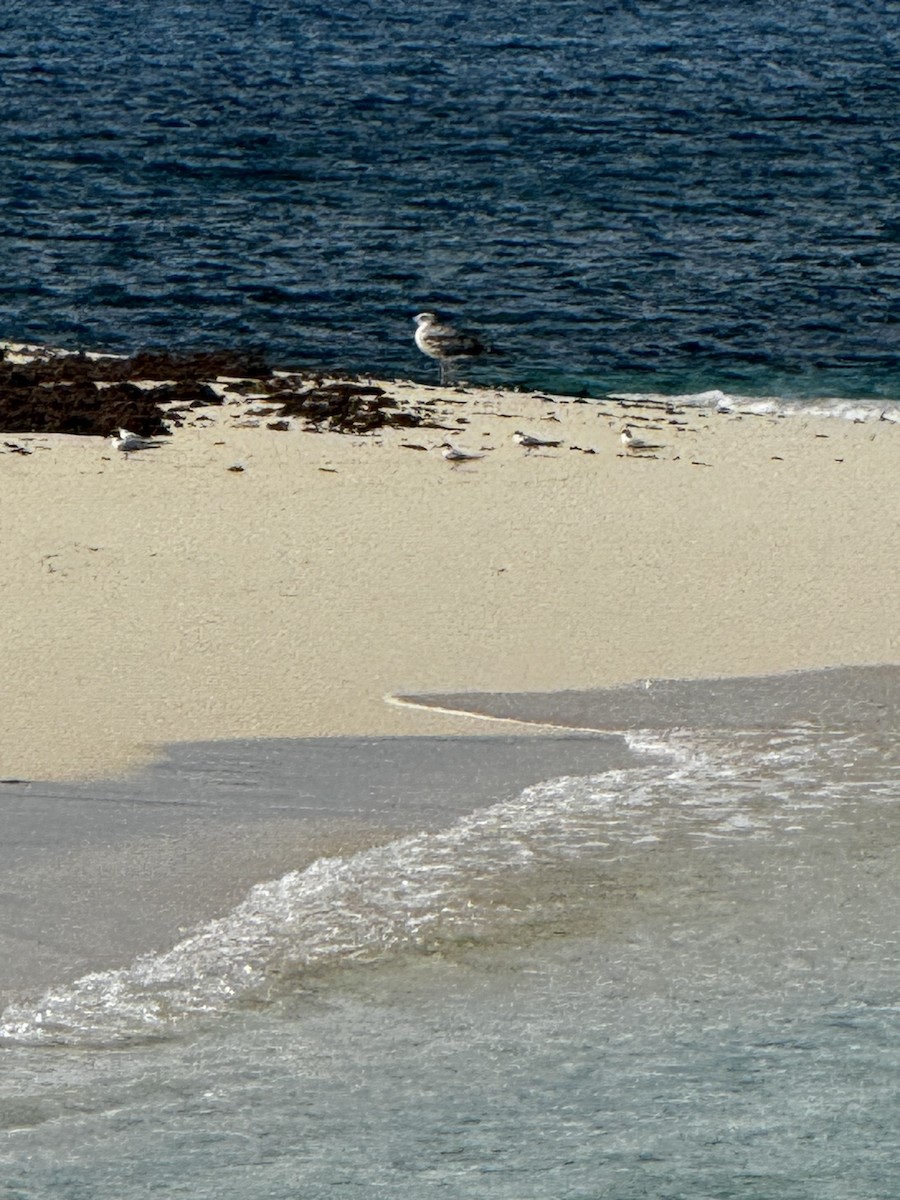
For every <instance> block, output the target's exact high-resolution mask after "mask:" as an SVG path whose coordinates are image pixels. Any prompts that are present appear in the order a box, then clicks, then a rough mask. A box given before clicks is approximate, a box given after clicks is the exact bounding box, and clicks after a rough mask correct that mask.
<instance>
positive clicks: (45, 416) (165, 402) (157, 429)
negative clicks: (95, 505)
mask: <svg viewBox="0 0 900 1200" xmlns="http://www.w3.org/2000/svg"><path fill="white" fill-rule="evenodd" d="M220 378H226V379H228V380H230V381H232V382H231V383H230V385H229V386H230V387H231V388H233V390H234V391H236V392H238V393H240V392H253V393H254V394H257V395H258V394H259V393H260V392H263V393H266V394H267V395H268V397H269V399H270V400H271V402H272V403H273V404H278V405H280V406H281V412H282V414H283V415H284V416H300V417H305V418H306V419H307V421H308V422H309V425H310V426H311V427H313V428H315V429H334V430H337V431H339V432H342V433H368V432H370V431H372V430H375V429H379V428H382V427H383V426H385V425H394V426H413V425H419V424H421V423H422V420H423V418H422V415H421V414H420V413H418V412H412V411H407V410H403V409H401V408H400V407H399V404H398V401H397V400H396V399H394V398H392V397H391V396H390V395H388V393H387V392H386V391H385V389H384V388H381V387H378V386H376V385H374V384H365V383H361V382H358V381H354V380H342V381H340V382H326V381H324V380H323V379H321V378H318V377H316V376H315V375H313V374H312V373H306V374H297V375H291V376H288V377H285V376H283V375H280V376H276V375H274V374H273V373H272V371H271V370H270V368H269V366H268V365H267V364H266V363H265V361H264V360H263V359H262V358H261V357H260V356H259V355H256V354H252V353H251V354H243V355H242V354H240V353H236V352H233V351H228V350H221V351H215V352H212V353H197V354H185V355H172V354H166V353H146V352H144V353H140V354H135V355H132V356H131V357H130V358H89V357H88V356H87V355H83V354H72V355H62V356H60V355H52V356H41V355H39V356H38V357H36V358H35V359H34V361H32V362H30V363H26V364H17V363H11V362H6V361H3V362H0V430H3V431H7V432H16V433H71V434H81V435H85V436H99V437H106V436H108V435H109V434H111V433H114V432H115V431H116V430H118V429H119V428H125V429H129V430H131V431H132V432H133V433H138V434H141V436H143V437H158V436H160V435H165V434H168V433H169V432H170V431H171V428H172V426H178V425H181V424H183V423H184V420H185V418H186V416H187V415H188V413H189V412H190V410H191V409H194V408H201V407H205V406H207V405H211V404H221V403H222V398H221V396H220V394H219V393H218V392H217V391H216V390H215V389H214V388H212V387H211V386H210V384H211V382H213V381H215V380H216V379H220ZM135 380H141V381H151V380H157V381H159V382H158V383H157V385H156V386H155V387H152V388H148V387H138V386H136V384H135V383H134V382H132V381H135ZM98 385H99V386H98Z"/></svg>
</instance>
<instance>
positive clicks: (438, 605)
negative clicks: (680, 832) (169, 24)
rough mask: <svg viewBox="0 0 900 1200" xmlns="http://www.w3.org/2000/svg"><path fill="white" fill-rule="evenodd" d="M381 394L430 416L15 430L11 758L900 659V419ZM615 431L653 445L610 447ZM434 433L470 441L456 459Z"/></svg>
mask: <svg viewBox="0 0 900 1200" xmlns="http://www.w3.org/2000/svg"><path fill="white" fill-rule="evenodd" d="M376 382H377V381H376ZM380 386H382V387H384V388H385V389H387V390H388V391H389V392H390V393H391V394H392V395H393V396H395V397H397V398H398V400H399V401H400V402H401V404H410V405H411V404H414V403H418V402H421V401H422V400H425V399H427V400H430V401H432V402H435V403H434V405H433V411H434V412H435V413H436V414H438V415H439V418H440V423H441V424H443V425H444V426H445V429H443V430H440V429H433V428H428V429H415V428H413V429H403V428H388V429H383V430H380V431H378V432H376V433H373V434H368V435H366V436H354V435H347V434H339V433H331V432H320V433H313V432H307V431H305V430H304V429H303V427H302V423H301V422H296V421H294V422H289V423H288V424H289V425H290V427H289V428H287V429H283V430H276V429H271V428H269V427H268V424H269V422H268V420H267V419H266V418H265V417H263V418H262V419H261V420H260V419H259V418H256V419H254V418H251V417H248V415H247V408H248V405H246V404H244V405H241V404H225V405H224V406H220V407H211V408H209V409H195V410H193V412H192V416H191V420H190V422H189V423H188V424H187V425H185V426H184V427H183V428H179V429H177V430H176V431H175V433H174V435H173V436H172V438H171V439H169V440H168V441H167V442H166V444H165V445H164V446H163V447H161V448H160V449H157V450H153V451H146V452H142V453H136V454H130V455H125V454H122V453H119V452H118V451H116V450H114V449H112V448H111V446H110V443H109V442H108V441H106V440H104V439H101V438H95V437H82V438H77V437H67V436H61V435H23V436H19V437H18V438H9V439H8V440H10V441H13V442H18V443H20V444H24V445H25V446H26V447H27V448H28V449H31V450H32V451H33V452H32V453H31V454H19V453H15V452H12V451H9V452H7V453H3V454H0V487H2V492H3V498H4V502H3V505H2V511H0V525H2V544H3V547H4V554H3V558H2V567H0V571H2V576H0V578H2V583H0V588H2V597H3V610H4V626H5V634H6V636H5V661H4V671H3V681H2V718H0V720H2V751H3V755H2V768H0V773H2V776H3V777H4V778H19V779H21V778H30V779H36V778H44V779H54V778H55V779H64V778H74V777H84V776H87V775H107V776H108V775H114V774H116V773H120V772H122V771H123V770H125V769H127V768H129V767H132V766H134V765H136V764H138V763H140V762H142V761H147V760H149V759H152V758H153V757H154V756H155V755H156V754H157V752H158V751H157V749H156V748H157V747H159V746H160V745H161V744H163V743H173V742H175V743H177V742H183V741H193V740H202V739H223V738H253V737H317V736H334V735H357V736H358V735H363V736H365V735H398V734H418V735H434V734H442V733H443V734H457V733H468V734H472V733H475V734H478V733H481V732H491V733H494V732H497V726H496V725H493V726H487V725H486V723H485V722H479V721H478V720H475V719H471V718H468V717H465V716H454V715H449V714H443V713H440V712H426V711H423V710H421V709H416V708H410V707H402V706H398V705H397V704H395V703H391V702H389V698H390V697H392V696H395V695H397V694H404V693H406V694H409V693H429V694H434V693H441V692H448V693H449V692H454V693H459V692H465V691H494V692H496V691H501V692H523V691H543V692H546V691H553V690H557V689H573V688H574V689H578V688H582V689H583V688H594V687H602V686H609V685H615V684H621V683H628V682H631V681H633V680H637V679H642V678H646V677H649V678H688V679H689V678H703V677H708V676H727V675H735V674H739V675H752V674H757V673H759V674H762V673H772V672H780V671H788V670H792V669H797V668H807V667H817V666H832V665H839V664H864V663H879V662H893V661H896V660H897V659H898V655H900V647H898V640H900V627H898V622H897V619H896V617H897V601H896V597H897V595H898V593H900V554H898V528H900V496H898V494H897V489H896V487H895V486H894V477H895V474H896V462H897V454H898V448H900V427H898V426H897V425H896V424H893V423H890V422H888V421H877V420H875V421H867V422H864V423H855V422H853V421H851V420H845V419H836V418H827V417H821V416H803V415H798V416H791V417H777V416H773V415H746V414H745V415H739V414H734V413H720V412H716V411H714V410H713V409H712V408H710V409H697V408H694V409H683V410H682V409H677V407H676V409H675V411H674V412H671V413H666V412H665V411H664V410H662V409H660V408H657V407H653V406H651V407H648V408H641V407H639V406H637V407H635V406H630V407H627V408H625V407H622V405H621V404H619V403H615V402H612V401H609V400H605V401H598V402H593V401H592V402H590V403H583V402H579V401H577V400H572V399H564V398H552V397H549V398H548V397H545V396H529V395H525V394H519V393H504V392H498V391H494V390H475V389H470V388H466V389H459V390H454V389H449V390H448V389H437V388H426V387H422V386H420V385H414V384H410V383H406V382H397V381H381V383H380ZM438 401H439V403H437V402H438ZM626 423H631V424H632V425H634V427H635V428H636V429H637V430H638V431H640V432H641V433H642V435H643V436H647V437H649V438H650V440H652V441H655V442H658V443H660V445H661V448H660V449H659V450H657V451H653V452H650V453H647V454H634V453H631V454H629V453H626V452H625V450H624V448H623V446H622V444H621V442H620V433H621V430H622V429H623V427H624V426H625V424H626ZM515 431H524V432H527V433H531V434H536V435H539V436H541V437H543V438H551V439H558V440H559V441H560V442H561V445H560V446H559V447H551V448H546V449H538V450H527V449H525V448H523V447H522V446H521V445H519V444H517V443H516V442H515V441H514V440H513V437H512V435H513V433H514V432H515ZM445 439H448V440H450V441H451V442H452V443H453V444H454V445H458V446H460V447H463V448H465V449H467V450H470V451H473V452H474V451H478V452H483V453H484V457H483V458H480V459H478V460H476V461H472V462H465V463H462V464H460V465H454V464H451V463H448V462H447V461H445V460H444V458H443V457H442V456H441V453H440V450H439V449H438V446H439V445H440V443H441V442H442V441H444V440H445ZM235 466H240V467H242V468H243V469H242V470H232V469H231V468H233V467H235Z"/></svg>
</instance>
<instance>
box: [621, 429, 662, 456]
mask: <svg viewBox="0 0 900 1200" xmlns="http://www.w3.org/2000/svg"><path fill="white" fill-rule="evenodd" d="M622 445H623V446H624V447H625V450H626V452H627V453H631V452H632V451H633V450H661V449H662V447H663V444H662V442H650V441H648V440H647V438H642V437H640V436H639V435H638V434H636V433H635V432H634V430H633V429H631V428H630V427H629V426H627V425H626V427H625V428H624V429H623V430H622Z"/></svg>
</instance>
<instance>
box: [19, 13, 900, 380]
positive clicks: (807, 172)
mask: <svg viewBox="0 0 900 1200" xmlns="http://www.w3.org/2000/svg"><path fill="white" fill-rule="evenodd" d="M898 68H900V5H898V4H897V3H896V2H892V0H879V2H874V0H871V2H867V0H860V2H859V3H854V4H846V3H822V2H821V0H818V2H816V3H812V2H810V0H798V2H797V3H793V4H783V3H778V2H775V0H740V2H739V3H738V2H734V3H726V2H723V3H717V4H711V3H705V2H704V3H697V2H696V0H690V2H687V0H648V2H640V3H639V2H634V3H631V2H621V3H575V2H572V0H552V2H550V0H526V2H523V0H515V2H512V0H491V2H490V3H488V2H486V0H470V2H469V3H467V4H465V5H461V4H449V3H442V2H437V0H425V2H424V3H421V4H417V5H410V4H406V3H403V4H401V3H399V2H398V0H379V3H377V4H375V3H371V4H370V3H364V2H362V0H354V2H352V3H351V2H349V0H334V2H333V3H329V4H327V5H326V4H314V3H309V2H308V0H216V2H215V3H209V0H178V2H176V0H134V2H133V3H129V4H124V3H114V4H111V3H106V2H104V3H101V2H100V0H94V2H86V0H85V2H80V3H74V4H62V3H59V2H58V0H30V2H29V3H23V2H21V0H10V2H9V3H8V4H7V5H6V6H5V7H4V12H3V14H2V15H0V88H2V91H0V95H2V103H3V123H2V129H3V138H4V145H3V154H2V155H0V189H2V195H3V200H4V203H3V209H2V216H0V233H2V237H3V248H4V260H5V267H6V269H5V271H4V272H3V277H2V284H0V333H2V336H4V337H7V338H11V339H24V340H35V341H44V342H51V343H54V344H57V345H66V346H87V347H89V348H95V349H96V348H107V349H114V350H115V349H132V348H135V347H137V346H141V345H148V344H153V345H166V346H175V347H178V346H185V347H186V346H198V345H210V344H222V343H229V344H234V343H239V344H242V345H253V346H260V347H264V348H265V349H266V350H267V351H268V352H269V354H270V355H271V357H272V358H273V360H275V361H276V362H278V363H281V364H288V363H290V364H299V365H304V364H306V365H309V364H331V365H339V366H342V367H346V368H355V369H360V370H364V371H371V372H376V373H377V372H387V373H399V374H403V375H410V374H420V375H421V376H422V377H423V378H426V379H427V378H431V377H432V375H433V372H432V364H429V363H428V362H427V361H426V360H424V359H422V358H421V357H420V356H419V355H418V354H417V352H416V351H415V349H414V348H413V346H412V341H411V337H410V332H411V328H412V326H411V323H410V317H411V315H412V314H413V313H415V312H417V311H419V310H420V309H422V308H423V307H428V308H436V309H437V310H438V311H440V312H442V313H446V314H447V315H449V316H450V317H453V318H457V319H461V320H462V321H464V322H466V323H469V324H472V325H475V326H478V327H481V328H483V329H486V330H487V331H489V333H490V336H491V338H492V340H493V342H494V345H495V348H496V349H497V350H498V351H500V352H501V353H498V354H497V355H495V356H492V357H491V358H490V359H489V360H487V362H485V364H484V365H482V366H481V367H480V368H479V375H480V378H481V379H482V380H483V381H485V382H487V381H490V382H494V381H497V382H500V381H502V382H506V383H516V382H522V383H527V384H530V385H534V386H540V387H545V388H550V387H555V388H557V389H558V390H568V391H577V390H579V389H581V388H583V387H588V388H590V389H592V390H596V389H610V388H618V389H623V388H627V389H629V390H632V391H633V390H645V391H656V390H669V391H673V390H674V391H697V390H703V389H706V388H721V389H724V390H726V391H730V392H744V393H750V394H759V393H770V394H775V395H781V396H799V397H808V396H823V395H830V396H849V397H854V396H856V397H858V396H875V397H882V398H885V399H898V398H900V373H898V366H900V345H898V321H900V69H898Z"/></svg>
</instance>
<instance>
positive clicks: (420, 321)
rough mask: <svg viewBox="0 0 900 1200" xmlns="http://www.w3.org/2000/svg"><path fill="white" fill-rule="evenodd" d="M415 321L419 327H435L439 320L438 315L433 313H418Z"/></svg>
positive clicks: (414, 318)
mask: <svg viewBox="0 0 900 1200" xmlns="http://www.w3.org/2000/svg"><path fill="white" fill-rule="evenodd" d="M413 320H414V321H415V323H416V324H417V325H433V324H434V322H435V321H436V320H437V315H436V314H435V313H433V312H423V313H416V315H415V316H414V317H413Z"/></svg>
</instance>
